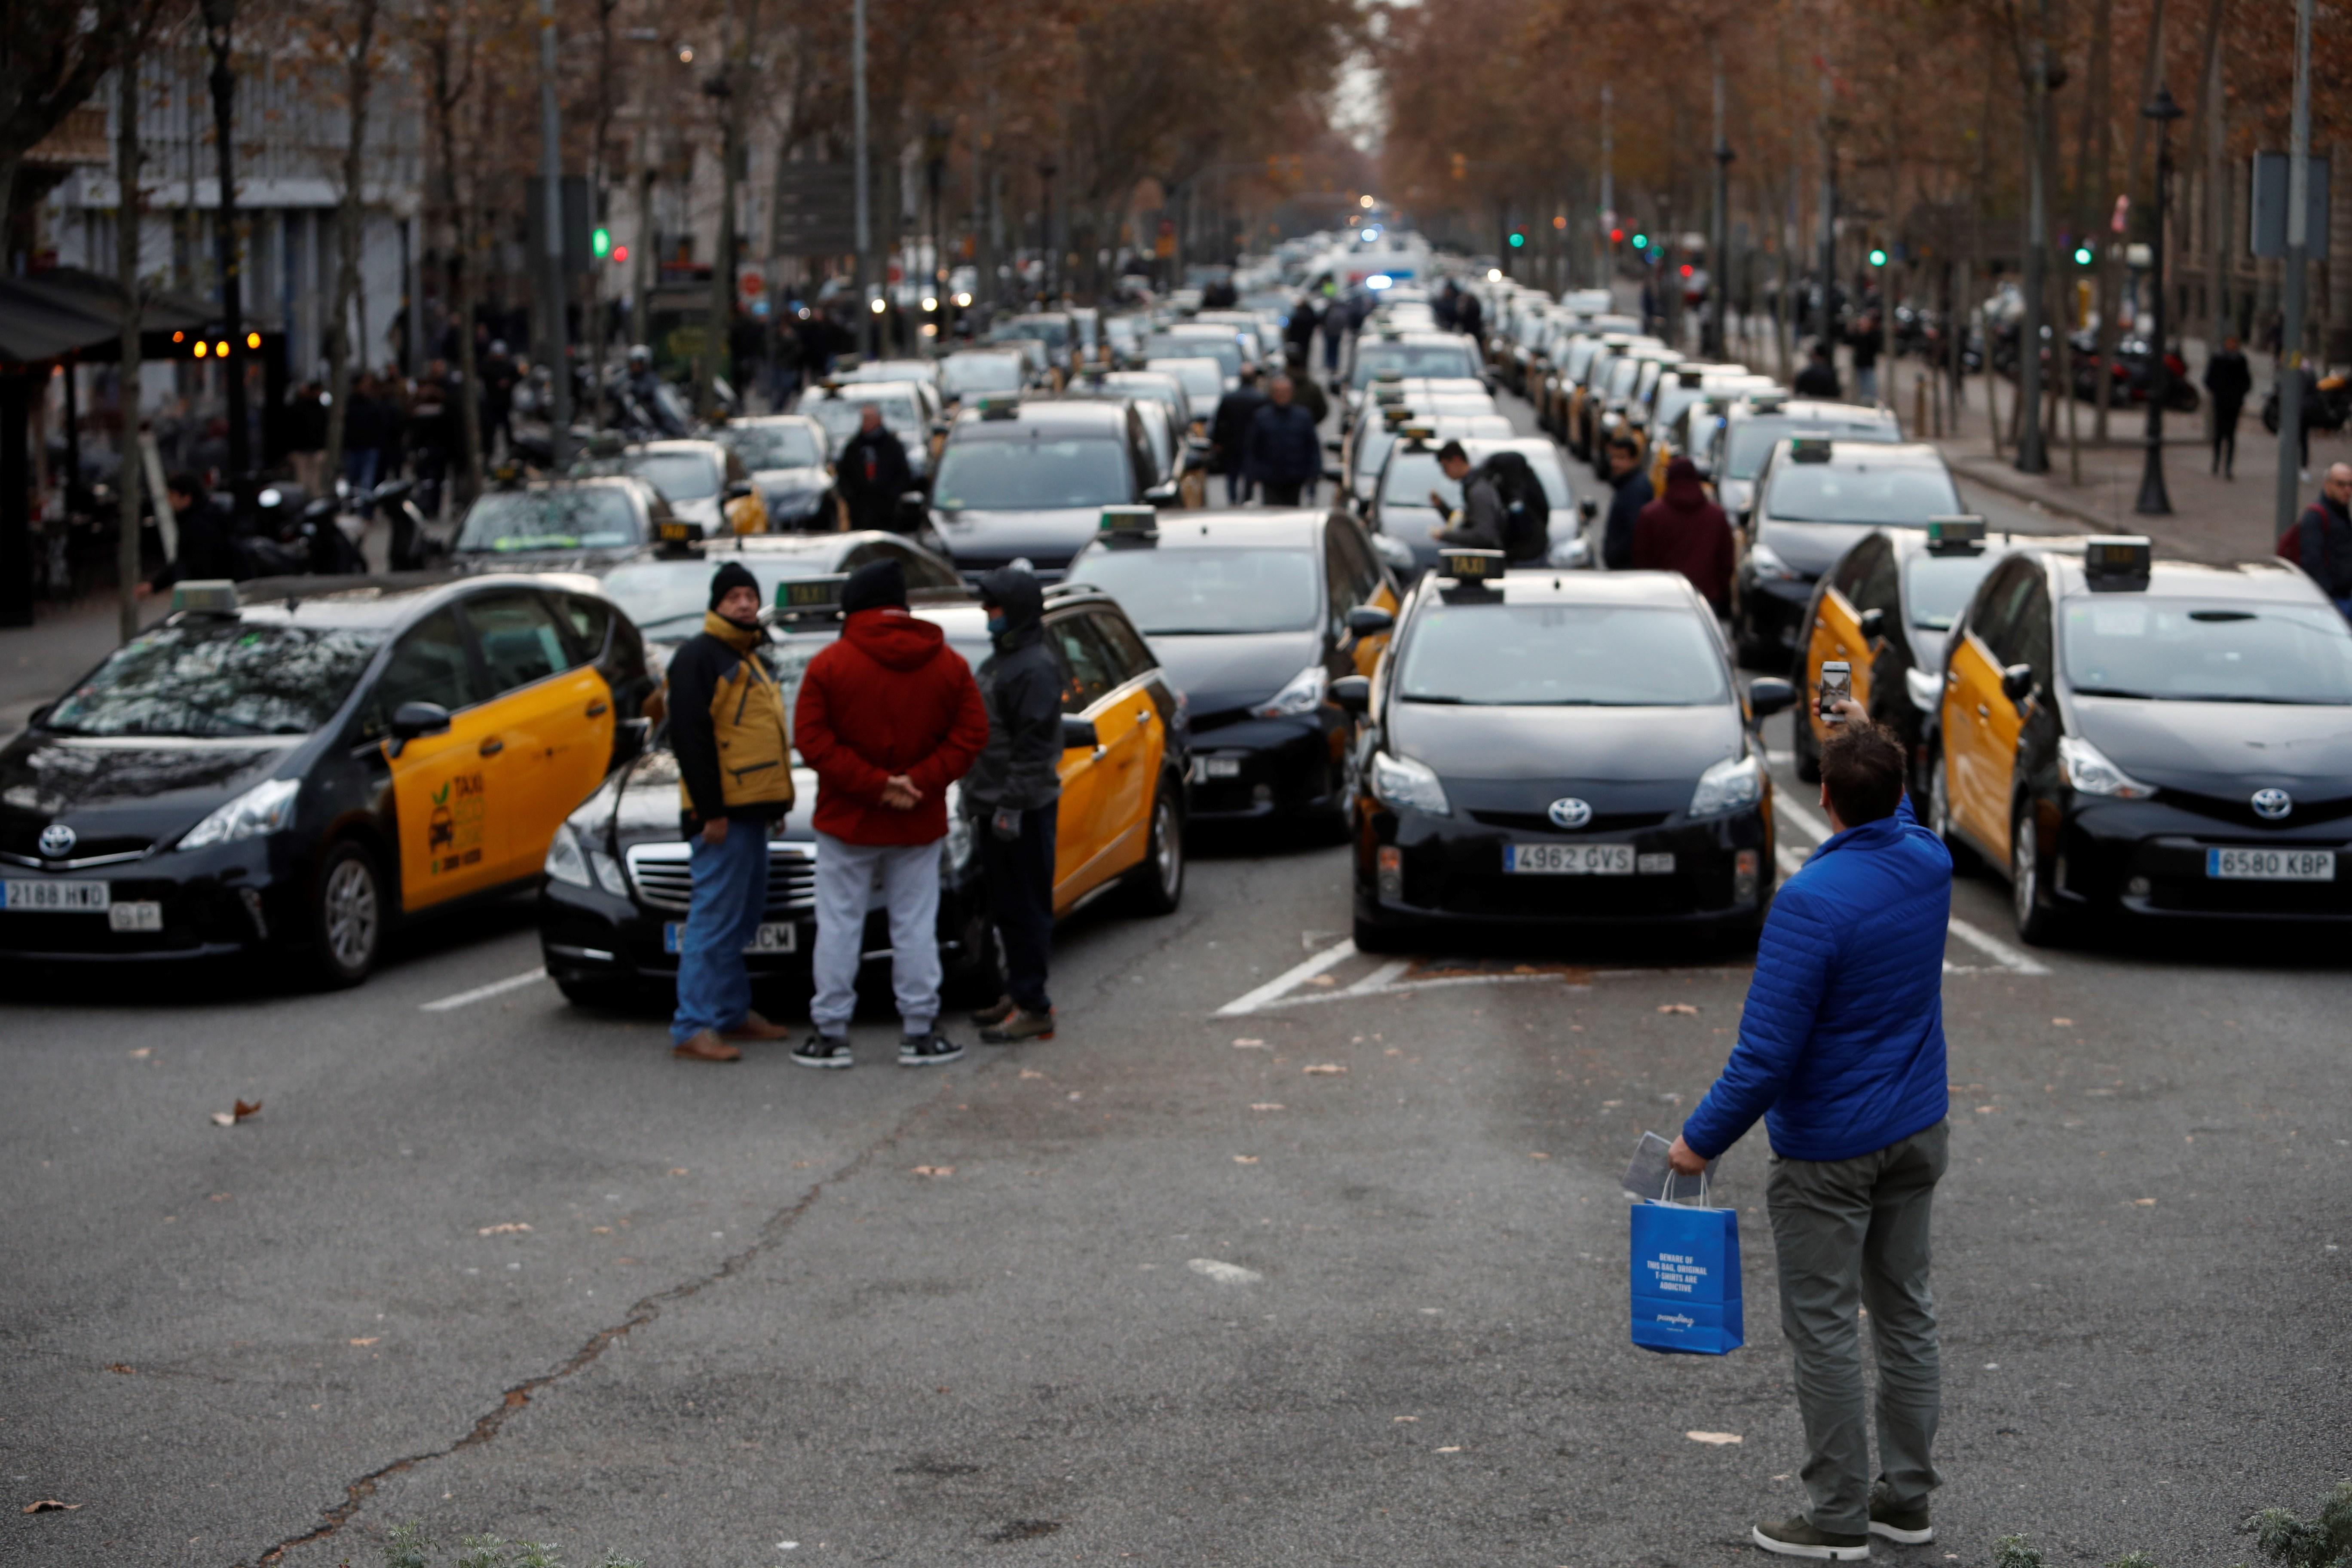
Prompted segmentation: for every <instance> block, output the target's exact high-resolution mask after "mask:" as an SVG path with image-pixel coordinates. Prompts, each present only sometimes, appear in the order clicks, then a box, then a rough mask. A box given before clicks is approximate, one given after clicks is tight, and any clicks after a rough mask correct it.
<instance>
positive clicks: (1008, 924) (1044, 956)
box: [963, 566, 1062, 1046]
mask: <svg viewBox="0 0 2352 1568" xmlns="http://www.w3.org/2000/svg"><path fill="white" fill-rule="evenodd" d="M980 598H981V604H982V605H983V606H984V607H985V608H986V610H987V611H988V635H989V636H990V637H992V638H993V639H995V644H996V650H995V652H993V653H992V654H991V655H989V657H988V658H986V659H984V660H983V661H982V664H981V667H980V694H981V698H982V700H983V701H984V702H986V704H987V705H988V744H987V745H986V746H984V747H982V750H981V753H980V761H979V762H978V763H974V764H973V765H972V770H971V774H970V775H969V776H967V777H966V778H965V780H964V784H963V795H964V799H965V800H966V801H967V802H968V803H969V804H970V806H971V811H972V813H973V815H974V816H976V817H977V818H978V826H979V828H980V833H981V840H980V844H981V855H982V862H983V864H984V865H985V866H986V868H987V870H988V900H989V903H990V905H991V906H992V910H993V912H994V913H995V916H996V930H997V934H998V935H999V936H1000V937H1001V938H1002V939H1003V944H1004V981H1005V994H1004V995H1003V996H1002V997H1000V998H998V1000H997V1002H996V1005H994V1006H992V1007H983V1008H982V1009H981V1010H980V1011H979V1012H978V1013H975V1014H973V1015H972V1022H973V1023H975V1024H977V1025H979V1026H980V1037H981V1038H982V1040H983V1041H985V1042H987V1043H988V1044H990V1045H996V1046H1002V1045H1011V1044H1013V1042H1015V1041H1018V1040H1050V1039H1052V1038H1053V1037H1054V1004H1053V1001H1052V999H1051V998H1049V997H1048V996H1047V995H1046V994H1045V969H1046V964H1047V961H1048V960H1049V959H1050V957H1051V956H1052V953H1053V947H1054V829H1055V818H1056V816H1058V814H1059V810H1060V801H1061V797H1062V779H1061V771H1060V770H1061V762H1062V670H1061V667H1060V666H1059V665H1058V664H1056V663H1055V660H1054V655H1053V653H1052V651H1051V650H1049V649H1048V648H1047V647H1045V624H1044V617H1045V592H1044V590H1043V589H1041V588H1040V587H1039V586H1038V585H1037V579H1036V578H1034V577H1033V576H1031V575H1030V574H1028V573H1027V572H1025V571H1023V570H1022V569H1021V568H1020V567H1018V566H1000V567H998V568H997V569H996V570H995V571H993V572H991V573H989V574H987V575H985V576H983V577H982V578H981V580H980Z"/></svg>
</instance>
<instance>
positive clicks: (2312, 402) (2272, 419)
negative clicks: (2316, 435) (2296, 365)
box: [2263, 365, 2352, 436]
mask: <svg viewBox="0 0 2352 1568" xmlns="http://www.w3.org/2000/svg"><path fill="white" fill-rule="evenodd" d="M2280 423H2281V416H2280V413H2279V388H2278V384H2277V383H2276V382H2273V383H2272V384H2271V390H2270V395H2269V396H2267V397H2265V398H2263V429H2265V430H2267V431H2269V432H2270V433H2271V434H2272V435H2273V436H2275V435H2277V434H2278V433H2279V425H2280ZM2347 424H2352V376H2347V375H2317V374H2314V373H2313V371H2312V369H2311V367H2310V366H2309V365H2305V366H2304V367H2303V427H2304V428H2305V430H2317V431H2319V432H2321V433H2322V434H2330V435H2332V434H2333V433H2335V432H2336V431H2338V430H2341V429H2343V428H2344V426H2346V425H2347Z"/></svg>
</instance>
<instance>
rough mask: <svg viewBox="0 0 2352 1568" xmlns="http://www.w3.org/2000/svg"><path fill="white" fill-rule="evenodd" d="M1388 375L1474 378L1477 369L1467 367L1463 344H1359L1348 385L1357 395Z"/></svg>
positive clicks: (1468, 358)
mask: <svg viewBox="0 0 2352 1568" xmlns="http://www.w3.org/2000/svg"><path fill="white" fill-rule="evenodd" d="M1389 371H1394V372H1396V373H1397V374H1399V375H1407V376H1475V375H1476V374H1478V367H1477V366H1476V365H1475V364H1473V363H1470V350H1469V347H1468V345H1467V344H1462V343H1389V342H1370V343H1366V342H1359V343H1358V344H1357V347H1356V365H1355V370H1354V372H1353V374H1350V376H1349V380H1348V384H1349V386H1352V387H1355V388H1357V389H1358V390H1361V389H1362V388H1364V387H1365V386H1367V385H1369V384H1370V383H1371V380H1372V378H1373V377H1374V376H1377V375H1381V374H1385V373H1386V372H1389Z"/></svg>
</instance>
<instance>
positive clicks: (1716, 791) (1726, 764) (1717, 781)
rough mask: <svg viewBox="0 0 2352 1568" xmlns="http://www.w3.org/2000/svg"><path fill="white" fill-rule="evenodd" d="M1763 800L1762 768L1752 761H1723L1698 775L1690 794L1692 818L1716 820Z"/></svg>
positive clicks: (1751, 758)
mask: <svg viewBox="0 0 2352 1568" xmlns="http://www.w3.org/2000/svg"><path fill="white" fill-rule="evenodd" d="M1763 798H1764V764H1763V763H1760V762H1759V761H1758V760H1757V759H1756V758H1754V757H1727V758H1726V759H1725V760H1724V761H1722V762H1719V763H1716V764H1715V766H1713V767H1711V768H1709V769H1707V770H1706V772H1705V773H1701V774H1699V775H1698V788H1696V790H1693V791H1692V792H1691V803H1690V814H1691V815H1692V816H1721V815H1722V814H1723V813H1725V812H1727V811H1738V810H1740V809H1741V808H1743V807H1746V806H1751V805H1755V804H1756V803H1757V802H1758V801H1759V800H1762V799H1763Z"/></svg>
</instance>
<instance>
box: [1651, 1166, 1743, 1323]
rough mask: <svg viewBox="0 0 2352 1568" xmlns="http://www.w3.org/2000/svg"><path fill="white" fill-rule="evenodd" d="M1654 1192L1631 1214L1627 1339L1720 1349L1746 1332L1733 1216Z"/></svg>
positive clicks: (1701, 1198) (1701, 1202)
mask: <svg viewBox="0 0 2352 1568" xmlns="http://www.w3.org/2000/svg"><path fill="white" fill-rule="evenodd" d="M1628 1212H1629V1213H1631V1214H1632V1215H1633V1342H1634V1343H1635V1344H1637V1345H1640V1346H1642V1347H1643V1349H1645V1350H1654V1351H1682V1352H1687V1353H1690V1354H1693V1355H1721V1354H1723V1353H1724V1352H1727V1351H1736V1350H1738V1348H1739V1347H1740V1345H1741V1344H1742V1343H1743V1342H1745V1340H1746V1338H1747V1334H1746V1331H1745V1328H1744V1327H1743V1325H1742V1324H1741V1321H1740V1316H1739V1215H1738V1214H1736V1213H1735V1212H1733V1211H1732V1210H1730V1209H1718V1208H1708V1207H1706V1186H1705V1184H1701V1185H1700V1188H1699V1200H1698V1204H1697V1205H1696V1206H1694V1205H1688V1204H1675V1203H1663V1202H1659V1201H1657V1200H1655V1199H1652V1200H1650V1201H1647V1202H1644V1203H1641V1204H1637V1205H1634V1206H1633V1208H1632V1209H1631V1210H1629V1211H1628Z"/></svg>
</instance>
